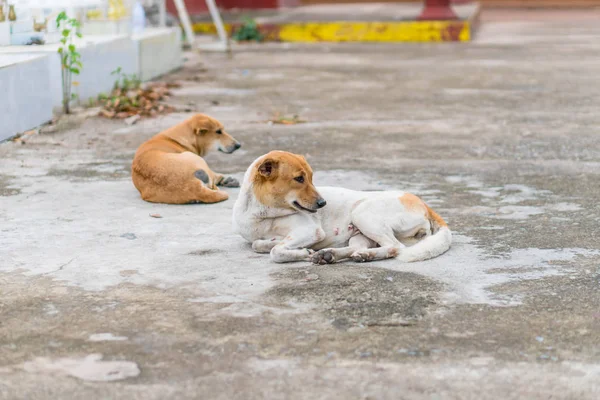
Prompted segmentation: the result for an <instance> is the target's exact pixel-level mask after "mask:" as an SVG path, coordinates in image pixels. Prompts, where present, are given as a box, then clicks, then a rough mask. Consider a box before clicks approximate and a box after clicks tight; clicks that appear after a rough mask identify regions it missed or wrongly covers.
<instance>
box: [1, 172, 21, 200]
mask: <svg viewBox="0 0 600 400" xmlns="http://www.w3.org/2000/svg"><path fill="white" fill-rule="evenodd" d="M12 181H13V177H9V176H6V175H0V196H16V195H18V194H19V193H21V189H18V188H15V187H12Z"/></svg>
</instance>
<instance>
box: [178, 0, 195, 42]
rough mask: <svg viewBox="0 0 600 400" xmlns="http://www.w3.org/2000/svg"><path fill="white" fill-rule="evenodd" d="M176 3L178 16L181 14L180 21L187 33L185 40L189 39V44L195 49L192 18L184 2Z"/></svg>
mask: <svg viewBox="0 0 600 400" xmlns="http://www.w3.org/2000/svg"><path fill="white" fill-rule="evenodd" d="M174 2H175V7H176V8H177V14H179V20H180V21H181V24H182V25H183V30H184V31H185V38H186V39H187V42H188V44H189V45H190V46H192V47H194V31H193V30H192V22H191V21H190V16H189V15H188V12H187V9H186V8H185V3H184V2H183V0H174Z"/></svg>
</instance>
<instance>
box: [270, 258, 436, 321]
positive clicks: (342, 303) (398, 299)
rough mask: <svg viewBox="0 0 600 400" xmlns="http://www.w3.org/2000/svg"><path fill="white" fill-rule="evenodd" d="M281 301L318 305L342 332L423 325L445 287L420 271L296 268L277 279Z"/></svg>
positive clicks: (275, 290) (276, 292)
mask: <svg viewBox="0 0 600 400" xmlns="http://www.w3.org/2000/svg"><path fill="white" fill-rule="evenodd" d="M274 277H275V278H276V279H277V280H278V281H281V280H284V281H285V282H286V283H282V284H279V285H278V286H277V287H275V288H273V289H271V290H269V291H268V292H267V293H266V296H267V297H268V296H272V297H273V298H275V299H276V300H277V302H278V303H284V304H285V303H293V304H295V303H306V304H314V306H315V307H316V309H317V310H319V311H321V312H322V313H323V314H324V315H325V317H326V318H327V319H328V320H329V321H330V322H331V324H332V325H333V326H334V327H336V328H337V329H342V330H346V329H348V328H350V327H356V326H362V327H364V326H367V325H376V324H380V323H381V324H384V323H393V321H396V322H398V324H401V323H402V322H408V321H418V320H419V319H420V318H422V317H423V316H425V315H426V313H427V312H428V310H429V309H431V308H433V309H435V305H436V303H437V293H439V291H440V286H441V285H440V284H439V283H437V282H435V281H433V280H430V279H427V278H423V277H422V276H419V275H417V274H414V273H402V272H394V271H387V270H381V269H377V268H369V267H367V268H361V267H356V266H350V265H344V264H340V265H335V266H327V267H311V268H301V269H292V270H289V271H286V272H282V273H276V274H275V276H274Z"/></svg>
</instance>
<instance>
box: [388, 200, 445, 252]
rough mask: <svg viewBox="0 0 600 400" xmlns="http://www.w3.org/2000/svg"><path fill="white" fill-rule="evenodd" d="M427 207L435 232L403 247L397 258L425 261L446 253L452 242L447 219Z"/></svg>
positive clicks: (432, 228)
mask: <svg viewBox="0 0 600 400" xmlns="http://www.w3.org/2000/svg"><path fill="white" fill-rule="evenodd" d="M425 207H426V208H427V217H428V218H429V222H430V224H431V232H432V233H433V234H432V235H429V236H426V237H425V238H424V239H423V240H421V241H420V242H418V243H416V244H415V245H413V246H410V247H404V248H402V249H401V250H400V251H399V254H398V257H397V258H398V259H400V260H402V261H404V262H414V261H423V260H428V259H430V258H433V257H437V256H439V255H441V254H443V253H445V252H446V251H447V250H448V249H449V248H450V245H451V244H452V233H451V232H450V229H449V228H448V224H446V221H444V220H443V218H442V217H440V216H439V215H438V214H437V213H436V212H435V211H433V210H432V209H431V208H429V206H427V205H425Z"/></svg>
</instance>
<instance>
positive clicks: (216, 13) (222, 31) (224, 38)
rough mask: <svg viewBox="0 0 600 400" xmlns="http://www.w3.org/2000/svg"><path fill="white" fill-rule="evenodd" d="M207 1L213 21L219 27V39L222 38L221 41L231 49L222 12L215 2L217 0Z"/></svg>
mask: <svg viewBox="0 0 600 400" xmlns="http://www.w3.org/2000/svg"><path fill="white" fill-rule="evenodd" d="M205 2H206V5H207V6H208V11H209V12H210V16H211V18H212V20H213V23H214V24H215V26H216V27H217V33H218V34H219V39H221V42H222V43H223V44H225V46H226V48H227V49H229V39H228V37H227V32H225V26H224V25H223V20H222V19H221V14H220V13H219V9H218V8H217V5H216V4H215V0H205Z"/></svg>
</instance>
